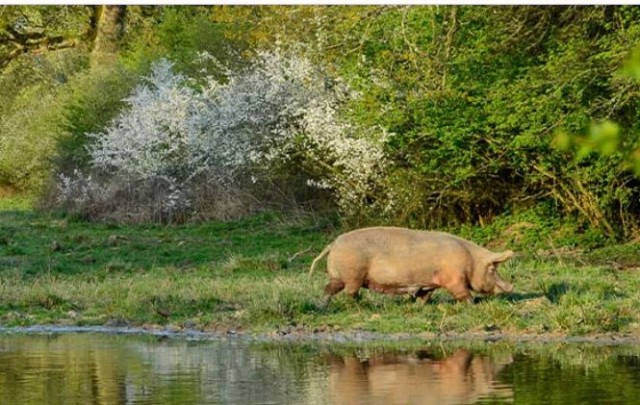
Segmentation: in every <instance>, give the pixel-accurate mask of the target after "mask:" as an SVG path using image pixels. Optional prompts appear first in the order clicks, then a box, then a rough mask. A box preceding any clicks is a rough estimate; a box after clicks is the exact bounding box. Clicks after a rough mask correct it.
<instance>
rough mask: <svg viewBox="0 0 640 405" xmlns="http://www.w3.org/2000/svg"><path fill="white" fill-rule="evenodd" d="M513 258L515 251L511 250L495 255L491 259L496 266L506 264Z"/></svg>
mask: <svg viewBox="0 0 640 405" xmlns="http://www.w3.org/2000/svg"><path fill="white" fill-rule="evenodd" d="M511 256H513V251H511V250H506V251H504V252H502V253H494V255H493V257H492V258H491V262H492V263H494V264H498V263H502V262H506V261H507V260H509V259H510V258H511Z"/></svg>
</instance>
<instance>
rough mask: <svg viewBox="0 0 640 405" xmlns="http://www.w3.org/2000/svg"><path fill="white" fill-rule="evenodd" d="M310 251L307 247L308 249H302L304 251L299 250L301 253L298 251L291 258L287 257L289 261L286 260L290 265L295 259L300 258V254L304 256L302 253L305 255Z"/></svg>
mask: <svg viewBox="0 0 640 405" xmlns="http://www.w3.org/2000/svg"><path fill="white" fill-rule="evenodd" d="M310 250H311V246H309V247H308V248H306V249H304V250H301V251H299V252H296V253H294V254H293V256H290V257H289V259H288V260H289V263H291V262H292V261H293V260H294V259H295V258H296V257H298V256H300V255H302V254H304V253H307V252H308V251H310Z"/></svg>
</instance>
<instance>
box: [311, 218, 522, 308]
mask: <svg viewBox="0 0 640 405" xmlns="http://www.w3.org/2000/svg"><path fill="white" fill-rule="evenodd" d="M327 254H328V257H327V273H328V275H329V283H328V284H327V285H326V287H325V288H324V297H323V300H322V302H321V305H320V308H323V309H324V308H326V307H327V306H328V305H329V302H330V301H331V298H332V297H333V296H334V295H335V294H337V293H339V292H340V291H342V290H344V291H345V293H347V294H349V295H351V296H353V297H354V298H357V295H358V291H359V290H360V288H368V289H369V290H372V291H377V292H383V293H387V294H410V295H412V296H413V297H415V298H420V299H422V300H423V301H424V302H427V301H429V299H430V297H431V294H432V292H433V291H434V290H435V289H437V288H445V289H446V290H447V291H449V292H450V293H451V295H453V297H454V298H455V299H456V300H458V301H462V302H469V303H473V298H472V296H471V291H474V292H477V293H482V294H500V293H505V292H511V291H513V285H511V284H510V283H508V282H506V281H504V280H503V279H502V278H500V275H499V274H498V270H497V267H498V264H500V263H503V262H505V261H507V260H508V259H509V258H510V257H512V256H513V252H512V251H510V250H507V251H505V252H502V253H493V252H491V251H489V250H487V249H485V248H483V247H481V246H478V245H476V244H475V243H473V242H470V241H468V240H465V239H462V238H459V237H457V236H454V235H451V234H448V233H445V232H433V231H421V230H412V229H406V228H398V227H372V228H362V229H357V230H354V231H351V232H347V233H344V234H342V235H340V236H338V237H337V238H336V239H335V240H334V241H333V242H331V243H330V244H329V245H327V246H326V247H325V248H324V250H323V251H322V252H321V253H320V254H319V255H318V256H317V257H316V258H315V259H314V260H313V263H312V264H311V269H310V271H309V276H311V275H312V274H313V271H314V269H315V267H316V265H317V263H318V262H319V261H320V260H321V259H322V258H323V257H324V256H326V255H327Z"/></svg>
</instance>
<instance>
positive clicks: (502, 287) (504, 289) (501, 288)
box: [494, 280, 513, 294]
mask: <svg viewBox="0 0 640 405" xmlns="http://www.w3.org/2000/svg"><path fill="white" fill-rule="evenodd" d="M512 291H513V284H511V283H508V282H506V281H504V280H498V281H497V282H496V288H495V289H494V293H495V294H501V293H510V292H512Z"/></svg>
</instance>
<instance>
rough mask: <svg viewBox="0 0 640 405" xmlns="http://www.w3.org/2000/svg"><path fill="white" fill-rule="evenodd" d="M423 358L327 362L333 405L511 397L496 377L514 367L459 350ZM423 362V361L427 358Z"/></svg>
mask: <svg viewBox="0 0 640 405" xmlns="http://www.w3.org/2000/svg"><path fill="white" fill-rule="evenodd" d="M426 356H428V354H427V353H424V352H418V353H416V354H415V355H397V354H384V355H381V356H377V357H372V358H369V359H367V360H365V361H360V360H359V359H358V358H357V357H355V356H347V357H336V356H331V357H330V364H331V366H330V373H329V395H330V397H331V403H335V404H358V403H362V404H365V403H366V404H443V405H446V404H469V403H475V402H477V401H478V400H479V399H483V398H488V397H490V396H497V397H500V398H501V399H503V400H508V399H511V398H512V394H513V393H512V390H511V388H510V387H506V386H504V385H500V384H496V382H495V377H496V375H497V374H498V373H499V372H500V370H502V369H503V368H504V367H505V366H506V365H508V364H510V363H511V362H512V359H511V357H510V356H505V357H502V358H499V359H493V358H490V357H480V356H474V355H472V354H471V353H470V352H469V351H467V350H465V349H458V350H457V351H456V352H455V353H453V354H452V355H451V356H449V357H445V358H443V359H440V360H434V359H431V358H428V357H426ZM425 357H426V358H425Z"/></svg>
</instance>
